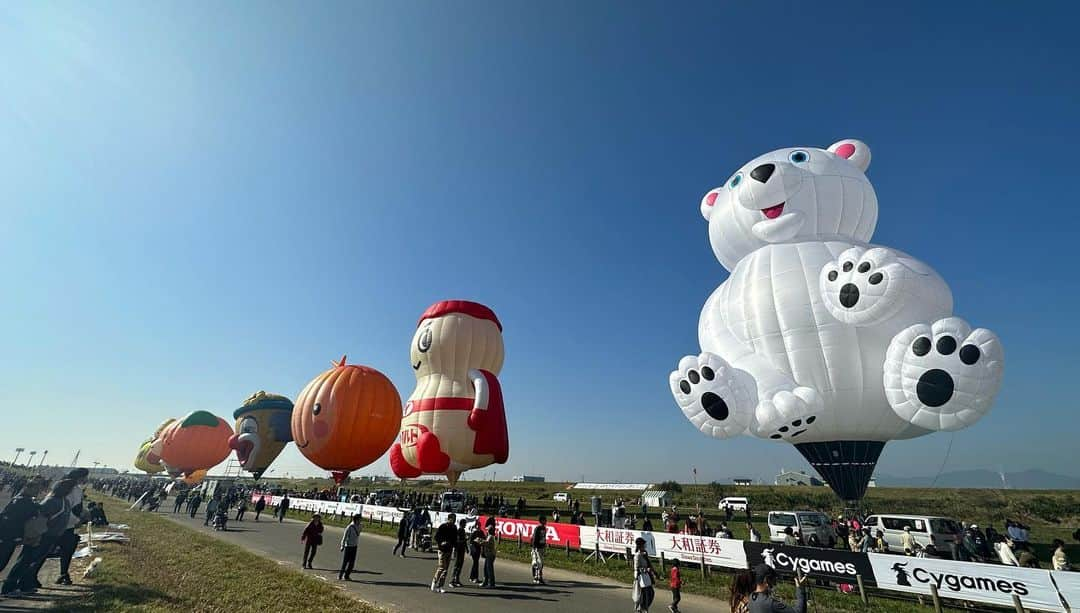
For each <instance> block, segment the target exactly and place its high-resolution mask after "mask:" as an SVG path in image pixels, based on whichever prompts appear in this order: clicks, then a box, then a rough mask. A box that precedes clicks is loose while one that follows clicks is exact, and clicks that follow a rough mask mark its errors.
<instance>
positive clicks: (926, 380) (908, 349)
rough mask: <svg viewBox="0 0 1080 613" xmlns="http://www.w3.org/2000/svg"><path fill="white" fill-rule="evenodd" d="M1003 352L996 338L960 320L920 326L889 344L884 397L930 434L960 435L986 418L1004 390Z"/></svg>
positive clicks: (905, 332)
mask: <svg viewBox="0 0 1080 613" xmlns="http://www.w3.org/2000/svg"><path fill="white" fill-rule="evenodd" d="M1003 362H1004V351H1003V350H1002V347H1001V342H1000V341H999V340H998V337H997V335H996V334H994V333H993V332H991V331H989V330H986V329H984V328H977V329H975V330H972V329H971V326H969V325H968V323H967V322H966V321H964V320H963V319H960V318H959V317H947V318H945V319H941V320H938V321H936V322H934V323H933V324H931V325H927V324H916V325H914V326H911V327H909V328H907V329H905V330H903V331H901V332H900V333H899V334H897V335H896V336H895V337H894V338H893V340H892V343H890V344H889V349H888V352H887V353H886V356H885V379H884V381H885V395H886V397H887V398H888V400H889V404H890V405H891V406H892V408H893V411H895V412H896V414H897V415H899V416H900V417H901V418H903V419H905V420H907V421H908V422H910V423H912V424H915V425H916V426H920V427H923V428H926V429H928V430H945V431H952V430H959V429H961V428H964V427H967V426H970V425H971V424H973V423H975V422H976V421H978V419H979V418H980V417H982V416H983V415H985V414H986V413H987V412H988V411H989V410H990V406H991V405H992V404H993V402H994V396H996V395H997V392H998V388H999V387H1000V385H1001V377H1002V373H1003Z"/></svg>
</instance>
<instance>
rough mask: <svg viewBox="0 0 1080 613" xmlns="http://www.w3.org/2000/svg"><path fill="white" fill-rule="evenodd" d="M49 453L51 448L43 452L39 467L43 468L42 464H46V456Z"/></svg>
mask: <svg viewBox="0 0 1080 613" xmlns="http://www.w3.org/2000/svg"><path fill="white" fill-rule="evenodd" d="M48 455H49V450H48V449H46V450H45V451H42V452H41V461H40V462H38V468H41V467H42V465H44V464H45V457H46V456H48Z"/></svg>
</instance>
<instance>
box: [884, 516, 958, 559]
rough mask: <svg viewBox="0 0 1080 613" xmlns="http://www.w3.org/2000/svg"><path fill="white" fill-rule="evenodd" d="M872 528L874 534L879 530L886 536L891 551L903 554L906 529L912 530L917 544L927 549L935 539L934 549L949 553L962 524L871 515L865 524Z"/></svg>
mask: <svg viewBox="0 0 1080 613" xmlns="http://www.w3.org/2000/svg"><path fill="white" fill-rule="evenodd" d="M863 525H864V526H866V527H867V528H870V532H871V533H872V534H877V531H878V530H881V532H882V533H883V534H884V535H885V542H886V543H888V544H889V549H891V550H892V551H895V552H901V548H900V543H901V540H900V539H901V538H902V537H903V534H904V527H905V526H907V527H908V528H910V529H911V536H913V537H915V542H916V543H918V544H920V545H922V546H923V547H926V546H927V545H928V544H930V541H931V537H933V542H934V547H936V548H937V550H938V551H948V550H949V548H950V547H951V546H952V543H953V541H955V540H956V533H957V532H958V531H959V530H960V524H959V523H957V522H956V521H955V520H952V519H949V518H947V517H933V516H930V515H893V514H881V515H871V516H870V517H867V518H866V522H865V523H864V524H863Z"/></svg>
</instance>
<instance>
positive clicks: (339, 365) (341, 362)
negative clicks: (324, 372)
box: [330, 356, 345, 368]
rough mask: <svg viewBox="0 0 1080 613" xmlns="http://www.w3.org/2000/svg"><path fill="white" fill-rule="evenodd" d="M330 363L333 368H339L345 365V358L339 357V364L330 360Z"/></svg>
mask: <svg viewBox="0 0 1080 613" xmlns="http://www.w3.org/2000/svg"><path fill="white" fill-rule="evenodd" d="M330 363H331V364H333V365H334V366H337V367H338V368H340V367H342V366H344V365H345V356H341V361H340V362H334V361H333V360H331V361H330Z"/></svg>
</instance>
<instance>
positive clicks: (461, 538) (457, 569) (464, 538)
mask: <svg viewBox="0 0 1080 613" xmlns="http://www.w3.org/2000/svg"><path fill="white" fill-rule="evenodd" d="M467 522H468V520H465V519H462V520H460V521H459V522H458V527H457V540H456V541H455V542H454V574H453V575H452V576H451V578H450V587H461V567H462V566H464V565H465V551H466V550H467V549H468V548H469V531H468V530H466V529H465V524H466V523H467Z"/></svg>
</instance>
